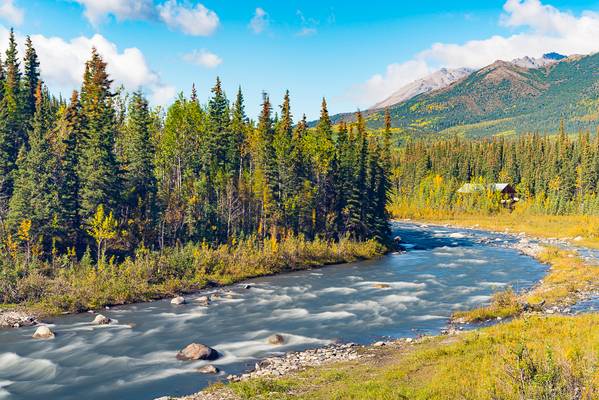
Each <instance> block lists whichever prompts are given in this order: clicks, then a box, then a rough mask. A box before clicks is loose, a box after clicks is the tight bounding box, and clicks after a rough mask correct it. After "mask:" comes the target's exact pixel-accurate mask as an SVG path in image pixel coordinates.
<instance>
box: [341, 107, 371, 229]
mask: <svg viewBox="0 0 599 400" xmlns="http://www.w3.org/2000/svg"><path fill="white" fill-rule="evenodd" d="M356 121H357V122H356V124H357V128H358V136H357V144H358V148H357V149H356V150H357V151H356V154H357V158H356V166H355V169H354V171H355V175H354V182H353V185H352V192H351V195H350V196H349V199H348V202H347V222H346V224H345V225H346V228H347V231H348V232H349V233H350V235H351V236H352V237H353V238H354V239H356V240H363V239H365V238H366V236H367V228H368V227H367V226H366V215H365V213H366V210H367V208H368V204H367V203H368V200H369V199H368V193H367V191H366V178H367V165H366V163H367V159H368V141H367V137H366V127H365V124H364V118H363V116H362V113H361V112H359V111H358V112H357V114H356Z"/></svg>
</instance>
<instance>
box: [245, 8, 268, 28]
mask: <svg viewBox="0 0 599 400" xmlns="http://www.w3.org/2000/svg"><path fill="white" fill-rule="evenodd" d="M268 25H269V17H268V13H267V12H266V11H264V9H263V8H261V7H258V8H256V11H255V12H254V16H253V17H252V19H251V20H250V24H249V28H250V29H251V30H252V32H254V33H255V34H260V33H262V32H264V31H265V30H266V28H268Z"/></svg>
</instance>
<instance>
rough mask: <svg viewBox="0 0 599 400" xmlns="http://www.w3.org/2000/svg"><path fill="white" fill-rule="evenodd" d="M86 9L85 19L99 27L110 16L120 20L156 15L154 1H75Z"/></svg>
mask: <svg viewBox="0 0 599 400" xmlns="http://www.w3.org/2000/svg"><path fill="white" fill-rule="evenodd" d="M74 1H76V2H77V3H79V4H81V5H82V6H83V7H85V12H84V14H85V17H86V18H87V19H88V20H89V22H91V24H92V25H94V26H98V25H99V24H100V23H101V22H103V21H104V19H105V18H106V17H107V16H108V15H113V16H115V17H116V18H117V19H118V20H120V21H122V20H126V19H149V18H152V17H153V16H154V14H155V10H154V3H153V1H152V0H74Z"/></svg>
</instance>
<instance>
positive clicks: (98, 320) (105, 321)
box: [92, 314, 111, 325]
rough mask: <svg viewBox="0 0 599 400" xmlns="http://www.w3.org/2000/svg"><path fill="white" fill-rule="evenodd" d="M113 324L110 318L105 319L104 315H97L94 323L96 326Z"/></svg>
mask: <svg viewBox="0 0 599 400" xmlns="http://www.w3.org/2000/svg"><path fill="white" fill-rule="evenodd" d="M110 322H111V320H110V318H108V317H105V316H104V315H102V314H98V315H96V318H94V320H93V322H92V323H94V324H96V325H108V324H109V323H110Z"/></svg>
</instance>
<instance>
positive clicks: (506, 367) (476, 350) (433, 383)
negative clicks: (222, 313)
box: [230, 314, 599, 400]
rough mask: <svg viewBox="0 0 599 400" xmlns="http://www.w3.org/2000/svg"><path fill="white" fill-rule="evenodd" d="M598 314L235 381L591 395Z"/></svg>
mask: <svg viewBox="0 0 599 400" xmlns="http://www.w3.org/2000/svg"><path fill="white" fill-rule="evenodd" d="M597 326H599V315H597V314H589V315H584V316H577V317H563V316H559V317H557V316H554V317H529V318H521V319H517V320H514V321H511V322H509V323H506V324H500V325H496V326H493V327H490V328H486V329H482V330H480V331H475V332H469V333H466V334H462V335H460V336H458V337H437V338H432V339H430V340H426V341H424V342H423V343H419V344H417V345H415V346H408V347H407V348H406V347H401V348H390V347H387V348H385V347H383V348H376V349H371V350H370V351H372V352H374V354H375V356H374V357H370V358H366V359H364V360H360V361H357V362H350V363H339V364H332V365H329V366H324V367H319V368H314V369H309V370H307V371H304V372H302V373H298V374H295V375H292V376H289V377H286V378H282V379H262V380H252V381H248V382H242V383H235V384H232V385H231V386H230V387H231V389H233V391H234V392H235V393H236V394H237V395H238V396H239V397H240V398H243V399H310V400H319V399H364V400H366V399H368V400H376V399H410V400H425V399H426V400H436V399H438V400H449V399H472V400H495V399H502V400H522V399H547V400H549V399H555V400H558V399H564V400H565V399H580V400H591V399H597V398H599V372H598V371H599V370H598V368H599V346H598V344H599V329H596V328H597Z"/></svg>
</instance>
